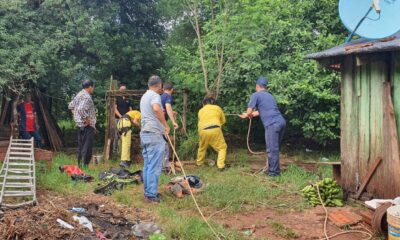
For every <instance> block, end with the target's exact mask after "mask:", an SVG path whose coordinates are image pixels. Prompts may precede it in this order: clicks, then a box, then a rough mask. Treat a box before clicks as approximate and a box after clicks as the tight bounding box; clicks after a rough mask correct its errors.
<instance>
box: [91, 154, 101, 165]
mask: <svg viewBox="0 0 400 240" xmlns="http://www.w3.org/2000/svg"><path fill="white" fill-rule="evenodd" d="M102 161H103V155H100V154H98V155H93V164H95V165H97V164H101V163H102Z"/></svg>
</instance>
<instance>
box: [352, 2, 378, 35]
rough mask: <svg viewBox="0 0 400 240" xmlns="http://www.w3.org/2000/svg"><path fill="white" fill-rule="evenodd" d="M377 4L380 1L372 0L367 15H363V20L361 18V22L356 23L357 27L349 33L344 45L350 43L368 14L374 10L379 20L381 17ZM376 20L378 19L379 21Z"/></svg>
mask: <svg viewBox="0 0 400 240" xmlns="http://www.w3.org/2000/svg"><path fill="white" fill-rule="evenodd" d="M379 2H380V0H373V1H372V4H371V7H370V8H369V9H368V11H367V13H366V14H365V15H364V17H363V18H361V20H360V21H359V22H358V24H357V26H356V27H355V28H354V30H353V31H352V32H351V33H350V35H349V36H348V37H347V38H346V43H348V42H350V41H351V39H352V38H353V36H354V34H355V33H356V31H357V30H358V28H359V27H360V26H361V24H362V23H363V22H364V21H365V19H367V18H368V15H369V14H370V12H371V11H372V10H373V9H375V12H376V13H378V14H379V18H380V16H381V8H380V7H379ZM379 18H378V19H379Z"/></svg>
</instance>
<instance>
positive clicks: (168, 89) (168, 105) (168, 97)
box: [161, 82, 179, 173]
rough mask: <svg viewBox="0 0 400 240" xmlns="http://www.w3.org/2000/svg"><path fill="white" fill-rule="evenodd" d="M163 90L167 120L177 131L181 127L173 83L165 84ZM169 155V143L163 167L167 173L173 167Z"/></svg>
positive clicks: (162, 97)
mask: <svg viewBox="0 0 400 240" xmlns="http://www.w3.org/2000/svg"><path fill="white" fill-rule="evenodd" d="M163 89H164V93H163V94H161V104H162V108H163V111H164V116H165V120H167V121H168V119H170V120H171V122H172V125H173V126H174V129H175V130H176V129H178V128H179V125H178V123H177V122H176V119H175V116H176V114H177V113H176V112H175V111H174V109H173V106H172V105H173V104H174V98H173V96H172V94H173V93H174V87H173V85H172V83H171V82H167V83H165V84H164V86H163ZM169 155H170V149H169V143H168V142H167V143H166V144H165V157H164V161H163V167H162V169H163V171H165V172H167V173H168V172H169V171H170V170H171V166H170V163H169Z"/></svg>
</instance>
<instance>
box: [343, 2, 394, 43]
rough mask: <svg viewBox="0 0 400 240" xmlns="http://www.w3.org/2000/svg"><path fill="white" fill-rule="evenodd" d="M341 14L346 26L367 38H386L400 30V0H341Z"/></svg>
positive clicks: (350, 36)
mask: <svg viewBox="0 0 400 240" xmlns="http://www.w3.org/2000/svg"><path fill="white" fill-rule="evenodd" d="M339 15H340V19H341V20H342V22H343V24H344V26H345V27H346V28H347V29H348V30H349V31H350V32H351V34H350V35H349V37H348V38H347V40H346V41H347V42H349V41H350V40H351V38H352V37H353V35H354V34H356V35H358V36H360V37H364V38H367V39H379V38H386V37H389V36H391V35H394V34H396V33H397V32H399V31H400V0H380V1H379V0H340V1H339Z"/></svg>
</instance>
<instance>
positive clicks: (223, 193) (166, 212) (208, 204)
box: [37, 150, 329, 239]
mask: <svg viewBox="0 0 400 240" xmlns="http://www.w3.org/2000/svg"><path fill="white" fill-rule="evenodd" d="M210 157H215V155H213V154H211V155H210ZM251 159H253V158H252V156H250V155H248V154H247V151H246V150H238V151H235V152H232V150H231V152H230V154H229V155H228V160H229V161H233V162H235V163H237V164H234V166H232V167H231V168H229V169H228V170H227V171H225V172H218V171H217V169H216V167H202V168H196V167H194V166H186V171H187V173H188V174H195V175H198V176H200V178H201V179H202V181H203V182H204V183H205V184H206V187H205V190H204V191H203V192H201V193H198V194H197V195H196V199H197V201H198V203H199V205H200V206H201V208H202V210H203V212H205V215H206V216H209V215H210V214H212V213H214V212H216V211H218V210H221V209H223V208H226V209H225V210H224V214H236V213H244V212H251V211H254V210H256V209H257V210H258V209H260V208H269V209H277V210H279V211H280V212H282V213H287V211H293V209H294V210H297V211H301V210H303V209H305V208H308V207H309V206H308V205H307V204H306V202H305V200H303V199H302V197H301V196H300V194H299V193H300V190H301V189H302V188H303V187H304V186H305V185H307V184H308V183H309V182H310V181H312V182H315V181H317V180H318V178H319V176H326V175H329V169H326V168H321V169H319V171H318V172H317V173H318V174H314V173H309V172H306V171H304V170H303V169H301V168H298V167H296V166H294V165H292V166H289V168H288V169H287V170H285V171H283V172H282V175H281V176H280V177H278V178H273V179H272V178H267V177H266V176H264V175H262V174H260V175H257V176H252V174H251V173H250V172H249V169H250V168H249V166H248V165H247V163H246V162H247V161H248V160H251ZM63 164H75V158H74V157H71V156H67V155H65V154H59V155H58V156H56V157H55V159H54V160H53V166H52V169H51V171H47V170H46V169H45V168H43V167H41V168H39V169H40V172H39V173H38V174H37V178H38V185H39V187H40V188H42V189H43V188H44V189H48V190H51V191H53V192H56V193H59V194H61V195H64V196H70V195H77V196H80V195H85V194H87V193H89V192H92V191H93V190H94V188H95V187H96V186H97V181H95V182H93V183H81V182H78V183H75V182H73V181H72V180H71V179H70V177H68V176H67V175H66V174H62V173H60V172H59V170H58V167H59V166H60V165H63ZM117 164H118V161H113V162H111V166H112V165H114V166H116V165H117ZM141 167H142V166H140V165H134V166H133V167H132V168H131V170H132V171H134V170H137V169H141ZM107 169H108V167H104V166H102V165H100V166H96V167H91V168H90V169H84V171H85V172H86V173H88V174H90V175H91V176H93V177H95V179H97V176H98V174H99V172H101V171H104V170H107ZM170 178H171V176H166V175H163V174H162V175H161V176H160V184H159V191H160V192H164V186H165V184H166V183H168V181H169V180H170ZM111 198H112V199H113V200H114V201H115V202H118V203H120V204H123V205H126V206H128V207H137V208H141V209H147V210H148V211H150V212H151V213H152V214H153V215H154V216H156V217H157V222H158V223H159V224H160V225H161V226H162V228H163V230H164V234H165V235H166V236H167V238H168V239H173V238H177V239H214V238H213V233H212V231H211V230H210V229H209V228H208V226H207V225H206V224H205V223H204V222H203V220H202V219H201V217H200V215H199V213H198V212H197V211H196V208H195V205H194V203H193V201H192V199H191V198H190V197H189V196H186V197H185V198H183V199H176V198H175V197H174V196H172V195H170V194H169V193H164V194H163V202H162V203H161V204H160V205H158V206H150V207H149V204H147V203H145V202H144V201H143V185H133V186H128V187H126V188H125V189H123V190H121V191H116V192H114V193H113V195H112V196H111ZM214 219H215V217H214V218H213V220H214ZM213 220H211V224H212V226H213V227H214V228H215V229H217V231H218V232H219V233H221V234H222V235H224V236H225V239H243V235H242V234H241V233H239V232H235V231H230V230H227V229H224V227H223V226H222V225H221V224H218V223H217V222H213ZM272 226H273V227H274V228H275V227H276V228H278V225H277V224H273V225H272ZM286 230H287V229H286ZM284 234H285V236H286V235H287V236H290V234H291V233H290V231H289V230H287V231H286V233H284Z"/></svg>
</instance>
